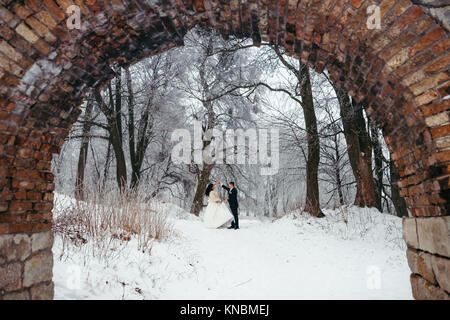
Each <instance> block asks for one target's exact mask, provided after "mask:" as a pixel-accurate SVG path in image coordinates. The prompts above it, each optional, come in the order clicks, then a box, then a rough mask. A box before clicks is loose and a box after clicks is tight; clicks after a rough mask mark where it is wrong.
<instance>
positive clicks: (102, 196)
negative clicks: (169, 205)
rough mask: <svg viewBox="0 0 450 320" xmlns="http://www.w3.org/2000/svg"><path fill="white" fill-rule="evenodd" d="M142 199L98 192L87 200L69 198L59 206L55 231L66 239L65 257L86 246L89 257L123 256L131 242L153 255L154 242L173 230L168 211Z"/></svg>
mask: <svg viewBox="0 0 450 320" xmlns="http://www.w3.org/2000/svg"><path fill="white" fill-rule="evenodd" d="M140 199H143V197H139V196H136V195H134V196H130V195H129V194H122V195H120V196H117V195H116V194H115V193H112V192H101V191H97V192H91V193H90V194H89V195H88V197H87V198H86V199H85V200H84V201H77V200H74V199H71V200H70V201H67V198H66V199H63V200H60V201H64V203H55V212H54V230H55V233H56V235H58V236H61V237H62V240H63V253H62V255H63V254H64V252H67V251H68V250H64V249H67V248H68V246H72V247H73V246H75V247H84V251H88V252H87V253H88V254H89V255H92V256H96V257H100V258H110V257H112V256H114V255H117V254H118V253H119V251H120V247H121V246H120V244H121V243H123V242H128V241H131V240H133V241H136V242H137V249H138V250H140V251H142V252H148V253H150V252H151V249H152V244H153V241H157V240H163V239H165V238H167V237H169V236H170V234H171V232H172V227H171V225H170V223H169V222H168V219H167V216H168V215H167V212H164V210H162V209H158V206H157V204H156V203H153V202H142V201H140ZM57 201H58V200H57ZM69 251H70V250H69Z"/></svg>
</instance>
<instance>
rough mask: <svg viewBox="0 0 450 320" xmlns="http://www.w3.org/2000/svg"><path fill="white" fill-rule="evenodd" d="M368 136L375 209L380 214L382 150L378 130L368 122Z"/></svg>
mask: <svg viewBox="0 0 450 320" xmlns="http://www.w3.org/2000/svg"><path fill="white" fill-rule="evenodd" d="M369 128H370V134H371V136H372V144H373V154H374V158H375V177H376V180H375V196H376V203H377V208H378V210H379V211H380V212H382V211H383V207H382V202H381V200H382V196H383V150H382V149H381V144H380V140H379V136H378V129H377V127H376V126H375V123H373V122H371V121H369Z"/></svg>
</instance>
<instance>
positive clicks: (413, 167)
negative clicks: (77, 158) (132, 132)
mask: <svg viewBox="0 0 450 320" xmlns="http://www.w3.org/2000/svg"><path fill="white" fill-rule="evenodd" d="M71 4H72V3H71V2H70V1H44V2H42V3H39V4H37V3H35V2H34V1H6V2H5V3H3V4H2V5H1V6H0V27H1V29H2V32H1V36H0V37H1V38H0V81H1V84H0V132H1V135H0V139H1V140H0V188H1V193H0V241H1V242H0V258H1V259H0V269H5V270H12V271H10V272H8V274H10V275H11V276H10V278H8V279H5V280H2V281H3V283H0V288H1V289H3V291H0V296H3V295H6V294H9V293H13V294H17V295H18V296H23V297H30V298H36V297H39V296H41V297H52V294H53V288H52V281H51V270H50V271H49V270H48V269H49V268H50V269H51V260H52V257H51V245H52V236H51V232H50V230H51V225H52V213H51V211H52V207H53V191H54V181H53V179H54V177H53V174H52V173H51V159H52V155H53V154H55V153H58V152H59V151H60V148H61V147H62V144H63V142H64V138H65V137H66V136H67V134H68V132H69V130H70V128H71V126H72V124H73V123H74V122H75V121H76V119H77V118H78V116H79V114H80V110H79V106H80V104H81V103H82V100H83V98H84V96H85V94H86V92H87V90H88V89H89V88H90V87H96V86H102V85H104V84H106V83H107V82H108V81H110V80H111V79H112V78H113V77H114V74H115V73H114V71H113V70H112V69H111V67H110V66H111V65H112V64H114V63H117V64H119V65H120V66H122V67H124V68H127V67H129V66H130V65H132V64H134V63H136V62H137V61H140V60H142V59H143V58H146V57H149V56H152V55H156V54H159V53H162V52H164V51H166V50H169V49H171V48H173V47H175V46H181V45H183V38H184V36H185V34H186V33H187V32H188V31H189V30H191V29H192V28H193V27H194V26H195V25H197V24H202V25H207V26H211V27H212V28H214V29H216V30H219V31H220V33H221V34H222V36H223V37H224V38H225V39H227V38H228V37H239V38H251V39H252V40H253V43H254V45H255V46H259V45H260V44H261V42H269V43H271V44H276V45H278V46H280V47H284V48H285V49H286V53H287V54H288V55H291V56H294V57H295V58H297V59H299V60H300V61H302V62H303V63H305V64H307V65H308V66H310V67H311V68H313V69H314V70H316V71H317V72H319V73H321V72H323V71H324V70H327V72H328V73H329V75H330V78H331V79H332V81H333V82H334V83H335V84H336V85H337V86H338V87H339V88H341V89H343V90H345V91H346V92H349V93H350V95H351V96H352V97H353V98H354V99H355V100H356V101H358V102H364V104H365V105H366V106H367V109H366V112H367V114H368V116H369V117H370V118H371V120H372V121H374V122H375V123H376V124H377V125H378V126H379V127H381V128H382V130H383V133H384V136H385V140H386V143H387V145H388V148H389V150H390V152H391V153H392V158H393V159H394V161H395V164H396V166H397V168H398V171H399V175H400V177H401V180H400V182H399V187H400V194H401V196H403V197H405V199H406V202H407V205H408V207H409V210H410V212H411V214H412V216H413V217H411V218H408V219H405V220H404V237H405V241H406V243H407V245H408V247H409V249H408V250H409V251H408V252H409V255H411V256H412V257H415V256H425V257H426V259H430V261H431V260H433V259H434V260H437V261H438V262H436V264H437V265H439V266H441V269H442V268H443V269H442V270H444V272H443V274H444V275H443V278H442V279H443V280H440V281H438V280H435V282H431V281H429V280H430V279H427V277H426V275H424V274H423V272H422V273H421V271H420V270H415V269H414V265H412V268H413V270H412V271H413V276H412V278H411V279H412V288H413V292H414V293H415V297H418V298H426V297H443V296H445V294H447V296H448V292H450V289H449V288H448V287H446V286H448V281H449V280H448V279H449V277H450V275H449V274H448V271H445V270H449V269H448V268H449V265H450V263H449V257H450V238H449V232H450V231H449V230H450V227H449V226H450V220H449V214H450V203H449V201H448V199H449V198H450V191H449V190H450V179H449V176H450V149H449V148H450V140H449V137H450V124H449V109H450V106H449V101H450V99H448V96H449V94H450V91H449V90H450V89H449V88H450V86H449V83H450V79H449V66H450V52H449V47H450V39H449V31H448V29H446V27H445V24H443V23H442V21H439V20H438V19H436V18H435V17H433V16H432V15H431V14H430V13H429V12H428V11H427V9H426V8H424V7H422V6H420V5H416V4H413V3H412V2H410V1H408V0H398V1H395V0H383V1H375V0H366V1H362V0H360V1H355V0H348V1H347V0H325V1H318V0H310V1H267V2H266V1H257V0H249V1H246V2H245V3H243V2H239V1H231V2H230V3H229V4H228V3H222V2H220V1H206V0H205V1H201V0H198V1H197V0H196V1H181V0H180V1H178V0H174V1H167V2H166V1H161V2H155V3H152V4H148V3H147V2H146V1H139V0H136V1H121V0H115V1H74V4H76V5H77V6H79V8H80V12H81V29H69V28H68V27H67V24H66V22H67V21H68V19H69V18H70V16H71V15H70V14H69V13H68V12H69V11H68V9H69V6H70V5H71ZM372 5H375V6H377V8H378V9H379V13H380V21H381V28H380V29H377V28H373V29H372V28H369V27H368V26H369V24H368V23H367V21H368V18H369V17H368V9H369V7H371V6H372ZM369 11H370V10H369ZM17 243H18V244H19V245H17ZM436 257H438V258H439V259H438V258H436ZM412 260H413V259H412ZM434 260H433V261H434ZM36 261H37V262H36ZM31 264H33V265H38V268H41V269H39V271H42V272H41V274H42V276H40V277H34V275H33V271H32V270H29V269H28V268H30V267H29V266H30V265H31ZM49 266H50V267H49ZM442 266H443V267H442ZM22 270H24V271H23V273H24V275H21V274H22ZM17 277H19V278H17ZM430 288H432V289H430Z"/></svg>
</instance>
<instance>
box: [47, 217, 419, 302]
mask: <svg viewBox="0 0 450 320" xmlns="http://www.w3.org/2000/svg"><path fill="white" fill-rule="evenodd" d="M333 214H334V215H335V216H333ZM364 214H366V215H364ZM361 217H369V220H370V219H371V221H369V222H368V221H365V222H361V221H360V220H361V219H362V218H361ZM373 217H374V218H373ZM364 219H367V218H364ZM348 221H349V222H348V223H347V224H346V223H344V222H343V221H342V219H341V218H340V216H338V215H337V214H335V213H334V212H329V216H328V217H327V218H325V219H320V220H317V219H314V218H311V217H305V216H301V217H300V218H297V219H292V217H289V218H283V219H280V220H278V221H276V222H272V221H271V220H264V221H259V220H250V219H245V218H242V219H241V229H240V230H228V229H218V230H210V229H205V228H204V227H203V225H202V224H201V222H200V221H199V220H198V219H196V218H193V217H192V216H191V217H188V218H187V219H186V218H185V219H174V221H173V223H174V229H175V233H176V237H175V238H174V239H172V240H169V241H168V242H162V243H156V244H155V245H154V247H153V249H152V252H151V255H148V254H142V253H141V252H139V251H137V250H136V246H135V245H136V244H135V243H133V240H132V241H129V242H128V243H126V244H122V245H120V251H121V252H122V253H121V255H120V256H119V257H118V258H116V259H114V260H109V261H104V260H95V259H91V258H86V256H85V254H83V253H82V252H81V251H80V252H77V251H74V252H73V253H72V254H71V255H70V258H69V259H65V260H61V259H59V258H58V256H59V253H60V252H61V251H62V245H61V241H59V240H58V239H56V240H55V247H54V253H55V268H54V273H55V275H54V281H55V298H57V299H239V300H241V299H412V296H411V287H410V282H409V274H410V271H409V267H408V264H407V261H406V254H405V249H404V248H403V247H402V244H403V242H402V240H401V220H400V219H398V218H396V217H392V216H387V215H381V214H373V213H370V212H365V213H363V212H358V211H357V212H353V213H351V214H350V215H349V216H348ZM66 250H67V249H66ZM74 265H76V266H79V268H80V269H81V270H79V274H81V277H82V279H81V281H80V282H81V285H79V286H78V288H77V289H76V290H74V289H73V288H72V287H70V286H69V285H68V283H69V282H68V280H67V279H68V275H69V276H71V273H70V272H69V273H68V270H72V269H73V266H74ZM122 283H126V285H125V286H123V285H122ZM137 288H139V290H137ZM138 291H139V292H138Z"/></svg>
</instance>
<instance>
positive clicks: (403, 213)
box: [389, 160, 408, 217]
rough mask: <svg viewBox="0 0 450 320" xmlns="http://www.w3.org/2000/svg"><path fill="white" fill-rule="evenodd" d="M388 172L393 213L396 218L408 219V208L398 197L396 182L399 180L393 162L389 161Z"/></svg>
mask: <svg viewBox="0 0 450 320" xmlns="http://www.w3.org/2000/svg"><path fill="white" fill-rule="evenodd" d="M389 172H390V176H391V198H392V203H393V204H394V208H395V212H396V213H397V216H398V217H408V208H407V206H406V201H405V199H403V198H402V197H400V191H399V187H398V185H397V182H398V181H399V180H400V176H399V175H398V171H397V168H396V167H395V165H394V161H392V160H390V161H389Z"/></svg>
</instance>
